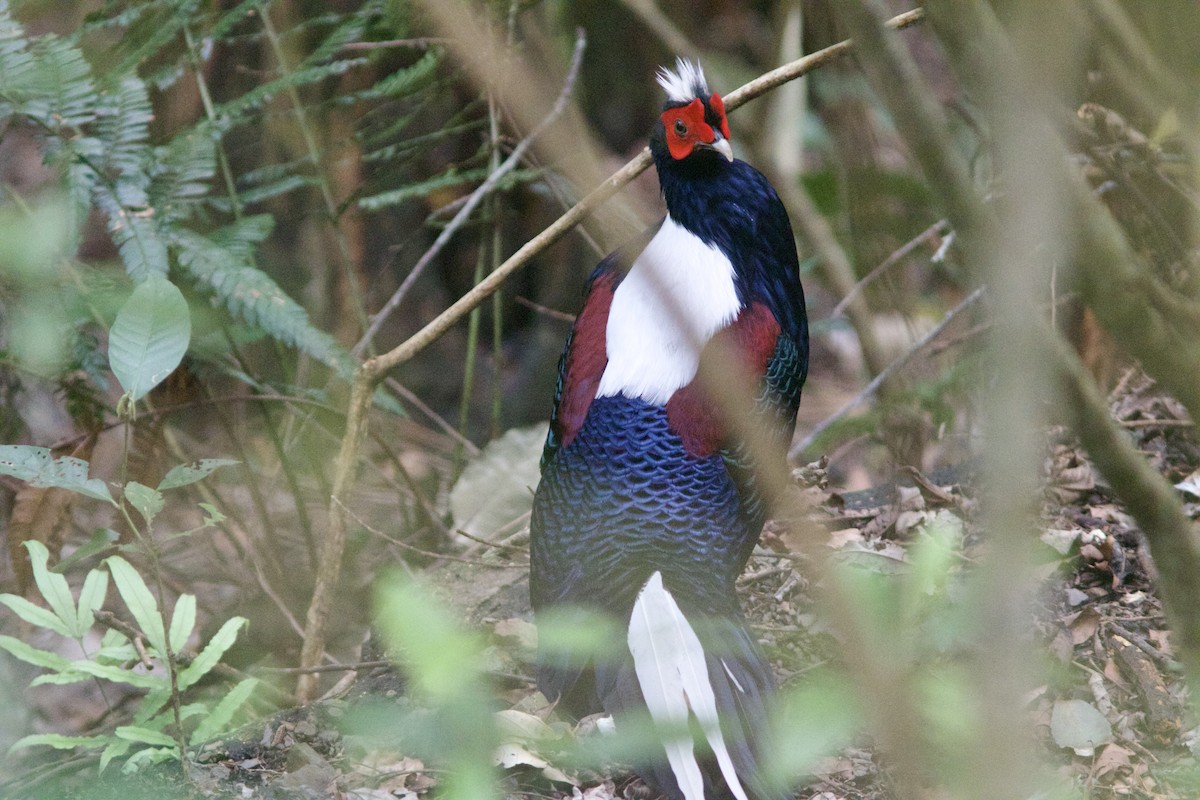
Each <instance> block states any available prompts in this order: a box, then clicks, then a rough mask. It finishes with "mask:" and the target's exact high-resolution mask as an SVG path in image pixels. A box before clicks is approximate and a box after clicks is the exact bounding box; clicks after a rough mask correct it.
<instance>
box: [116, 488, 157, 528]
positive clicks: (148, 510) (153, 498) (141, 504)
mask: <svg viewBox="0 0 1200 800" xmlns="http://www.w3.org/2000/svg"><path fill="white" fill-rule="evenodd" d="M125 499H126V500H128V501H129V504H130V505H132V506H133V507H134V508H136V509H137V510H138V513H139V514H141V515H142V519H144V520H146V524H147V525H151V524H153V522H154V518H155V517H157V516H158V514H159V512H160V511H162V510H163V505H164V504H163V496H162V493H161V492H159V491H158V490H157V489H151V488H150V487H149V486H144V485H142V484H140V483H138V482H137V481H130V482H129V483H127V484H125Z"/></svg>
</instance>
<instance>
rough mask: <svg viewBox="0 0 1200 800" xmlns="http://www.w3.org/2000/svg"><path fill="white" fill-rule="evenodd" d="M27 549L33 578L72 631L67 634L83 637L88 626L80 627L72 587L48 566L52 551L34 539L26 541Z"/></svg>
mask: <svg viewBox="0 0 1200 800" xmlns="http://www.w3.org/2000/svg"><path fill="white" fill-rule="evenodd" d="M25 549H26V550H28V551H29V564H30V566H31V567H32V568H33V580H34V583H36V584H37V587H38V591H40V592H41V593H42V597H44V598H46V602H47V603H49V604H50V609H51V610H52V611H53V612H54V613H55V615H57V616H58V618H59V619H60V620H62V623H63V625H64V626H66V628H67V629H68V631H70V632H69V633H68V634H67V635H68V636H70V637H71V638H72V639H80V638H82V637H83V634H84V633H86V632H87V628H83V629H82V630H80V629H79V614H78V613H77V612H76V610H75V598H74V597H72V596H71V587H70V586H68V585H67V579H66V578H64V577H63V576H62V575H59V574H57V573H54V572H51V571H50V570H49V569H48V568H47V567H46V562H47V561H49V559H50V551H49V550H47V549H46V545H44V544H42V543H41V542H38V541H33V540H31V541H27V542H25Z"/></svg>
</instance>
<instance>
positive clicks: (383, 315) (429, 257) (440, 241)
mask: <svg viewBox="0 0 1200 800" xmlns="http://www.w3.org/2000/svg"><path fill="white" fill-rule="evenodd" d="M586 43H587V40H586V38H585V37H584V35H583V32H582V31H580V32H579V34H578V35H577V37H576V39H575V52H574V55H573V56H572V59H571V67H570V69H569V70H568V72H567V80H566V81H565V82H564V83H563V90H562V92H561V93H560V94H559V96H558V100H557V101H555V103H554V107H553V108H552V109H551V110H550V113H549V114H547V115H546V117H545V118H544V119H543V120H542V121H541V122H540V123H538V125H537V127H535V128H534V129H533V130H532V131H530V133H529V135H528V136H526V137H525V138H524V139H522V140H521V141H520V142H519V143H518V144H517V146H516V147H514V148H513V151H512V153H510V154H509V156H508V158H507V159H505V161H504V163H503V164H501V165H500V166H499V167H498V168H497V169H496V170H495V171H493V172H492V173H491V174H490V175H488V177H487V180H485V181H484V182H483V183H481V184H480V185H479V188H478V189H476V190H475V191H474V192H472V193H471V196H470V197H469V198H467V202H466V203H464V204H463V206H462V208H460V209H459V210H458V213H457V214H455V215H454V218H453V219H452V220H450V222H449V223H448V224H447V225H446V227H445V228H443V229H442V232H441V233H440V234H438V237H437V238H436V239H434V241H433V244H432V245H430V247H429V249H428V250H427V251H425V253H424V254H423V255H422V256H421V257H420V258H419V259H418V260H417V263H416V264H415V265H413V268H412V270H411V271H410V272H409V273H408V275H407V276H406V277H405V278H404V280H403V281H402V282H401V283H400V286H399V287H398V288H397V289H396V291H395V292H393V293H392V296H391V297H390V298H388V301H387V302H386V303H384V305H383V308H381V309H380V310H379V313H377V314H376V315H375V316H374V317H373V318H372V319H371V324H370V325H369V326H368V327H367V330H366V333H364V334H363V337H362V339H360V340H359V342H358V344H356V345H355V346H354V348H353V350H351V352H352V353H353V354H354V355H356V356H361V355H362V352H363V350H365V349H366V347H367V345H368V344H370V342H371V340H372V339H373V338H374V337H375V334H376V333H378V331H379V327H380V326H381V325H382V324H383V322H384V320H386V319H387V318H388V316H390V315H391V313H392V312H393V311H395V310H396V307H397V306H398V305H400V302H401V301H402V300H403V299H404V296H405V295H406V294H408V290H409V289H410V288H412V285H413V283H415V282H416V280H417V278H418V277H419V276H420V275H421V273H423V272H424V271H425V268H426V267H428V266H429V264H430V262H432V261H433V259H434V258H435V257H436V256H437V255H438V253H440V252H441V251H442V248H443V247H445V246H446V243H447V242H448V241H450V238H451V237H452V236H453V235H454V234H455V233H456V232H457V231H458V229H459V228H461V227H462V226H463V224H464V223H465V222H466V221H467V219H468V218H469V217H470V216H471V214H472V212H474V211H475V209H476V208H478V207H479V204H480V203H481V202H482V201H483V199H484V198H485V197H487V196H488V195H489V194H490V193H491V192H492V191H493V190H494V189H495V188H496V185H497V184H498V183H499V182H500V179H501V178H503V177H504V176H505V175H507V174H508V173H509V172H511V171H512V169H513V168H514V167H516V166H517V164H519V163H521V159H522V158H524V156H525V152H526V151H527V150H528V149H529V147H530V146H531V145H532V144H533V143H534V141H536V140H537V138H538V137H539V136H541V135H542V133H544V132H545V131H546V129H547V128H549V127H550V123H552V122H554V120H556V119H557V118H558V117H559V115H561V114H562V112H563V111H564V110H566V107H567V98H568V97H570V94H571V90H572V89H573V88H574V85H575V80H576V78H577V77H578V75H579V67H580V65H581V64H582V62H583V48H584V46H585V44H586ZM647 158H649V153H647ZM648 164H649V161H647V165H648ZM644 168H645V167H643V169H644ZM639 172H640V170H639ZM621 185H622V186H623V185H624V184H621ZM617 188H620V187H617ZM614 191H615V189H614ZM569 213H570V212H568V214H569ZM581 216H582V215H581ZM560 219H561V218H560ZM565 232H566V229H564V230H563V231H562V233H565ZM559 235H560V236H561V235H562V234H561V233H560V234H559ZM555 238H557V237H555ZM509 260H510V261H511V260H512V259H509ZM507 263H508V262H505V265H506V264H507ZM505 265H501V266H502V267H503V266H505ZM510 271H511V270H510ZM507 275H508V273H507V272H506V273H505V274H504V276H503V277H507ZM502 279H503V278H501V280H502ZM483 283H487V281H486V280H485V281H484V282H483ZM496 283H497V284H498V283H499V282H498V281H497V282H496ZM480 285H483V284H480ZM478 288H479V287H478V286H476V289H475V290H472V292H468V295H467V296H472V295H473V294H474V292H475V291H476V290H478ZM493 291H495V287H492V288H491V289H489V290H488V291H487V292H486V293H484V294H482V295H479V301H482V300H483V298H484V297H487V296H488V295H490V294H491V293H492V292H493ZM455 305H457V304H455ZM477 305H479V302H475V303H473V304H472V305H471V307H470V308H465V309H463V313H460V314H458V315H457V316H456V317H455V318H454V320H453V321H454V322H456V321H458V319H460V318H461V317H462V316H463V314H465V313H466V312H467V311H470V310H471V308H474V307H475V306H477ZM445 313H446V312H442V314H443V316H444V315H445ZM439 319H440V317H439ZM435 321H436V320H435ZM426 327H428V326H426ZM446 327H449V326H446ZM422 330H424V329H422ZM444 331H445V328H443V329H442V331H441V332H444ZM417 335H420V332H418V334H417ZM409 341H411V339H410V340H409ZM431 341H432V340H431ZM402 346H403V345H402Z"/></svg>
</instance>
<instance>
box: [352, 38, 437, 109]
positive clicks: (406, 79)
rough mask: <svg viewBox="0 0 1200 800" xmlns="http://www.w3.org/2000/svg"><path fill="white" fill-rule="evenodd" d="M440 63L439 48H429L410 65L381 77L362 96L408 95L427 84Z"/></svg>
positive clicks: (379, 97) (388, 96)
mask: <svg viewBox="0 0 1200 800" xmlns="http://www.w3.org/2000/svg"><path fill="white" fill-rule="evenodd" d="M441 63H442V50H441V48H430V49H429V50H428V51H426V53H425V55H423V56H421V57H420V58H419V59H417V60H416V62H415V63H413V64H412V65H411V66H408V67H404V68H403V69H398V70H396V71H395V72H393V73H392V74H391V75H388V76H386V77H384V78H381V79H380V80H379V81H377V82H376V83H375V85H374V86H372V87H371V88H370V89H368V90H367V91H365V92H363V93H362V96H363V97H364V98H370V99H382V98H395V97H403V96H406V95H410V94H412V93H413V92H416V91H418V90H419V89H422V88H424V87H425V86H427V85H429V83H430V82H431V81H432V80H433V77H434V75H436V74H437V68H438V65H439V64H441Z"/></svg>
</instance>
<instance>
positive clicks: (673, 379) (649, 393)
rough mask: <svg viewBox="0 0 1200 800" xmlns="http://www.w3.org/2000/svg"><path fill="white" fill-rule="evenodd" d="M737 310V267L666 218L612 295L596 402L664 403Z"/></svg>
mask: <svg viewBox="0 0 1200 800" xmlns="http://www.w3.org/2000/svg"><path fill="white" fill-rule="evenodd" d="M739 310H740V306H739V304H738V297H737V290H736V289H735V288H734V284H733V264H731V263H730V261H729V259H728V258H727V257H726V256H725V254H724V253H722V252H721V251H720V250H718V249H717V248H715V247H711V246H709V245H707V244H705V243H704V242H703V241H701V240H700V239H699V237H697V236H696V235H695V234H694V233H692V232H691V231H689V230H687V229H686V228H684V227H683V226H682V225H679V224H678V223H677V222H675V221H674V220H673V219H671V217H670V216H669V215H668V216H667V218H666V220H665V221H664V222H663V225H662V227H661V228H659V230H658V233H656V234H655V235H654V238H653V239H651V240H650V243H649V244H648V245H646V249H645V250H643V251H642V253H641V255H639V256H638V257H637V260H635V261H634V262H633V267H632V268H631V269H630V270H629V274H628V275H626V276H625V279H624V280H623V281H621V283H620V285H619V286H617V291H616V293H615V294H614V295H613V299H612V305H611V306H610V307H609V311H608V327H607V329H606V331H605V335H606V342H607V348H608V366H606V367H605V368H604V375H603V376H601V378H600V386H599V388H598V389H597V391H596V396H597V397H609V396H612V395H618V394H624V395H625V396H626V397H629V398H631V399H633V398H641V399H642V400H645V401H646V402H647V403H650V404H653V405H663V404H665V403H666V402H667V400H669V399H670V398H671V395H673V394H674V393H675V392H676V391H677V390H678V389H681V388H683V387H684V386H687V385H688V384H689V383H691V381H692V378H694V377H696V370H697V369H698V368H699V366H700V351H701V349H703V347H704V345H705V344H707V342H708V340H709V339H711V338H712V335H713V334H714V333H716V332H717V331H719V330H720V329H721V328H723V327H725V326H726V325H728V324H729V323H730V322H732V321H733V319H734V317H736V316H737V313H738V311H739Z"/></svg>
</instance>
